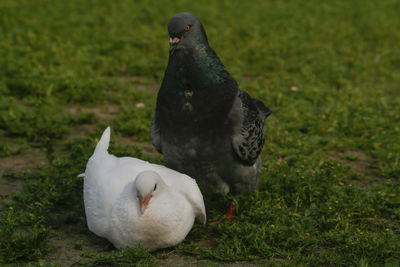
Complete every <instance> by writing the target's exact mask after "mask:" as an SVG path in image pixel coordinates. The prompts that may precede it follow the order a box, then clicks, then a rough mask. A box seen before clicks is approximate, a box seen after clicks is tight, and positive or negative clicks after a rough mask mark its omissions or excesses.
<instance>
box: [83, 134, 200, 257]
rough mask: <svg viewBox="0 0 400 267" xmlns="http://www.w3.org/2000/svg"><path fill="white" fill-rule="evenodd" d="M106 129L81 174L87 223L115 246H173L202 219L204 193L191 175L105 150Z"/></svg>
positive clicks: (106, 146) (154, 247)
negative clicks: (117, 155)
mask: <svg viewBox="0 0 400 267" xmlns="http://www.w3.org/2000/svg"><path fill="white" fill-rule="evenodd" d="M109 142H110V127H108V128H107V129H106V130H105V131H104V133H103V135H102V137H101V139H100V141H99V143H98V144H97V146H96V149H95V151H94V153H93V155H92V156H91V157H90V159H89V161H88V163H87V165H86V170H85V173H84V174H82V176H84V186H83V195H84V203H85V213H86V219H87V224H88V227H89V229H90V231H92V232H93V233H95V234H96V235H98V236H101V237H104V238H106V239H108V240H109V241H110V242H112V243H113V244H114V246H115V247H117V248H122V247H128V246H129V247H135V246H138V245H141V246H142V247H144V248H147V249H149V250H156V249H159V248H165V247H169V246H174V245H176V244H178V243H180V242H182V241H183V239H184V238H185V237H186V235H187V234H188V233H189V231H190V230H191V229H192V226H193V223H194V220H195V217H196V218H197V219H199V221H200V222H202V223H205V222H206V212H205V207H204V201H203V196H202V194H201V192H200V190H199V188H198V186H197V183H196V181H195V180H194V179H192V178H190V177H189V176H187V175H185V174H182V173H179V172H177V171H174V170H172V169H169V168H167V167H164V166H160V165H156V164H151V163H149V162H147V161H143V160H140V159H136V158H132V157H121V158H118V157H115V156H114V155H110V154H109V153H108V151H107V150H108V146H109Z"/></svg>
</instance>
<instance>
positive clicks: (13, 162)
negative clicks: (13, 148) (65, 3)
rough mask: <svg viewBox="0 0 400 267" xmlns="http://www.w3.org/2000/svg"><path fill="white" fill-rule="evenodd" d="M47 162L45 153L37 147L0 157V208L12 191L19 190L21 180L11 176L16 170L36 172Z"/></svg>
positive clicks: (8, 198)
mask: <svg viewBox="0 0 400 267" xmlns="http://www.w3.org/2000/svg"><path fill="white" fill-rule="evenodd" d="M46 164H47V159H46V155H45V153H44V152H43V151H41V150H40V149H37V148H31V149H28V150H25V151H23V152H22V153H21V154H18V155H11V156H8V157H4V158H0V210H1V209H3V208H4V203H5V202H7V201H8V200H10V198H11V195H12V193H16V192H20V191H21V189H22V181H21V180H18V179H14V178H12V176H11V174H13V173H17V172H28V173H29V172H36V171H37V170H38V169H39V168H40V167H41V166H44V165H46Z"/></svg>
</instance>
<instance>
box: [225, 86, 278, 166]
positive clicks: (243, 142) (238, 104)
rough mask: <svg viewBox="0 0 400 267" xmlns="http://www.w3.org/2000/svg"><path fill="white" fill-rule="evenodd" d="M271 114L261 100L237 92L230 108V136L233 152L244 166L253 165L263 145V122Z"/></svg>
mask: <svg viewBox="0 0 400 267" xmlns="http://www.w3.org/2000/svg"><path fill="white" fill-rule="evenodd" d="M270 114H271V110H270V109H269V108H267V107H266V106H265V105H264V103H263V102H262V101H261V100H258V99H255V98H252V97H251V96H250V95H249V94H247V93H246V92H245V91H243V90H239V92H238V95H237V98H236V100H235V102H234V105H233V107H232V113H231V116H232V118H233V120H234V133H233V136H232V146H233V150H234V151H235V153H236V154H237V156H238V157H239V158H240V159H241V160H242V161H243V162H244V163H246V164H248V165H253V164H254V163H255V162H256V160H257V158H258V156H259V155H260V153H261V150H262V148H263V145H264V139H265V136H264V134H265V130H266V128H265V125H264V120H265V119H266V118H267V117H268V116H269V115H270Z"/></svg>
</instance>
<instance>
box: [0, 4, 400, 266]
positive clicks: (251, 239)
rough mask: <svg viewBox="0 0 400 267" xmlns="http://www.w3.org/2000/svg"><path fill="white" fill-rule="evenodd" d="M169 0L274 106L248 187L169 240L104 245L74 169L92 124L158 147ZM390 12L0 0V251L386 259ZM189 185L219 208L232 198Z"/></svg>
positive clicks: (396, 215)
mask: <svg viewBox="0 0 400 267" xmlns="http://www.w3.org/2000/svg"><path fill="white" fill-rule="evenodd" d="M179 12H192V13H194V14H196V15H197V16H198V18H199V19H200V20H201V21H202V23H203V25H204V27H205V29H206V32H207V35H208V39H209V43H210V45H211V47H212V48H213V49H214V50H215V51H216V53H217V55H218V56H219V57H220V59H221V60H222V62H223V63H224V64H225V66H226V68H227V70H228V71H229V72H230V73H231V74H232V76H233V77H235V79H236V80H237V81H238V83H239V85H240V87H241V88H242V89H244V90H246V91H248V92H249V93H250V94H251V95H252V96H255V97H258V98H260V99H262V100H263V101H264V102H265V103H266V105H267V106H268V107H270V108H271V109H272V110H273V111H274V114H273V115H272V116H270V117H269V118H268V119H267V121H266V125H267V128H268V132H267V138H266V144H265V147H264V150H263V153H262V159H263V169H262V175H261V182H260V186H259V190H257V191H256V192H254V193H253V194H251V195H248V196H241V197H239V198H238V203H239V206H238V210H237V211H236V214H237V215H236V216H235V222H234V223H229V222H226V223H222V224H220V225H218V226H216V227H214V228H208V227H206V226H200V225H196V226H195V228H194V229H193V230H192V232H191V233H190V234H189V236H188V237H187V239H186V240H185V241H184V242H183V243H182V244H180V245H178V246H177V247H175V248H170V249H166V250H162V251H158V252H156V253H152V254H149V253H148V252H146V251H144V250H142V249H126V250H113V249H112V247H111V245H110V244H109V243H108V242H106V241H104V240H102V239H100V238H97V237H95V236H94V235H93V234H91V233H90V232H89V231H88V230H87V227H86V221H85V216H84V211H83V200H82V180H81V179H80V178H77V177H76V175H77V174H79V173H81V172H83V171H84V168H85V164H86V161H87V159H88V158H89V157H90V155H91V153H92V152H93V149H94V146H95V144H96V142H97V141H98V138H99V137H100V135H101V132H102V131H103V129H104V128H105V127H106V126H107V125H111V127H112V130H113V135H112V145H111V152H112V153H114V154H116V155H130V156H134V157H139V158H142V159H145V160H149V161H152V162H156V163H161V162H162V161H161V159H162V157H161V156H160V155H158V154H157V153H156V152H155V150H154V149H153V148H152V146H151V144H150V138H149V124H150V121H151V119H152V116H153V112H154V107H155V101H156V96H157V90H158V88H159V85H160V83H161V80H162V77H163V72H164V69H165V67H166V64H167V61H168V48H169V44H168V39H169V36H168V32H167V23H168V20H169V18H170V17H172V16H173V15H174V14H176V13H179ZM399 14H400V2H399V1H398V0H387V1H361V0H353V1H331V2H327V1H317V0H311V1H300V0H293V1H282V0H269V1H261V0H260V1H248V2H244V1H197V2H193V1H184V0H182V1H174V2H171V1H133V0H132V1H122V0H116V1H105V0H96V1H94V0H93V1H76V0H70V1H50V0H48V1H46V0H40V1H39V0H29V1H28V0H26V1H22V0H2V1H0V95H1V98H0V175H1V178H0V188H1V191H0V196H1V199H0V200H2V203H1V205H0V212H1V216H0V220H1V224H0V263H4V264H21V265H24V264H32V265H36V264H47V265H52V264H54V265H70V264H76V265H84V266H97V265H108V266H109V265H124V264H128V265H129V264H131V263H136V264H139V265H145V266H146V265H157V264H167V262H168V260H170V258H171V255H173V256H174V257H175V258H177V259H178V260H179V259H181V260H183V262H184V263H183V265H185V264H187V262H185V261H184V260H185V259H186V260H187V258H186V257H188V255H190V260H193V259H194V260H195V262H196V264H197V265H200V266H202V264H203V265H206V266H215V265H219V264H228V263H231V262H233V261H246V262H245V263H244V264H250V263H254V264H269V265H277V266H278V265H285V266H286V265H292V266H309V265H313V266H320V265H322V264H328V265H344V266H351V265H356V266H375V265H380V266H382V265H385V266H398V264H399V261H400V240H399V236H400V233H399V219H400V183H399V176H400V162H399V161H400V142H399V140H400V113H399V106H400V88H399V87H400V46H399V44H400V16H399ZM14 191H15V193H13V194H12V193H11V192H14ZM203 193H205V196H206V198H207V199H206V205H207V212H208V218H209V220H210V221H213V220H217V219H220V218H222V214H223V211H224V209H225V208H226V206H227V203H229V201H230V200H228V199H226V198H223V197H220V198H217V199H213V198H212V197H208V196H207V193H206V192H203ZM60 240H61V241H60ZM193 257H194V258H193ZM173 265H178V262H175V263H173Z"/></svg>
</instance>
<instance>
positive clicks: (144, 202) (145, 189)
mask: <svg viewBox="0 0 400 267" xmlns="http://www.w3.org/2000/svg"><path fill="white" fill-rule="evenodd" d="M165 186H166V184H165V183H164V181H163V180H162V179H161V177H160V175H159V174H158V173H156V172H155V171H143V172H141V173H139V174H138V175H137V176H136V180H135V188H136V195H137V197H138V198H139V204H140V208H141V211H142V214H143V213H144V211H145V210H146V208H147V206H148V205H149V202H150V200H151V199H152V198H153V197H156V196H157V195H159V194H160V191H162V190H163V188H164V187H165Z"/></svg>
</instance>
